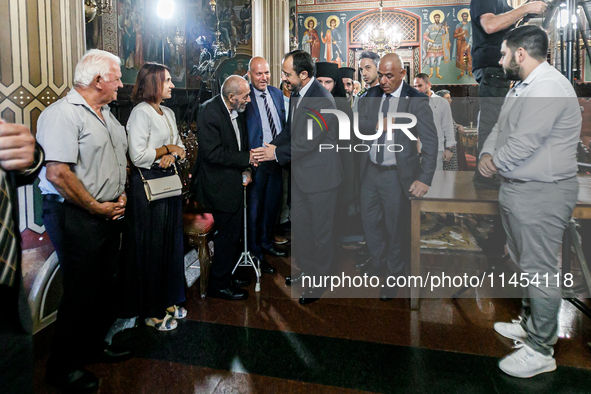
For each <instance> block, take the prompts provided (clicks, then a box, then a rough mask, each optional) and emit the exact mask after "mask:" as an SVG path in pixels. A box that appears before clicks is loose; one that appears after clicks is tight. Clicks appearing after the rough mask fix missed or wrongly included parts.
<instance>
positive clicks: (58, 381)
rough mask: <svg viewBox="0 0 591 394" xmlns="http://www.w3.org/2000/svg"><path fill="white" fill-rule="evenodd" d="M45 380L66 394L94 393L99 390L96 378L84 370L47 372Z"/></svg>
mask: <svg viewBox="0 0 591 394" xmlns="http://www.w3.org/2000/svg"><path fill="white" fill-rule="evenodd" d="M45 380H46V381H47V383H49V384H52V385H54V386H56V387H58V388H59V389H60V390H62V391H64V392H66V393H94V392H95V391H97V390H98V388H99V380H98V379H97V377H96V376H94V375H93V374H92V373H90V372H88V371H87V370H85V369H77V370H75V371H72V372H70V373H49V372H48V373H47V374H46V375H45Z"/></svg>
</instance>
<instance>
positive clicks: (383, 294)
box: [380, 286, 399, 301]
mask: <svg viewBox="0 0 591 394" xmlns="http://www.w3.org/2000/svg"><path fill="white" fill-rule="evenodd" d="M398 289H399V287H398V286H396V287H388V286H384V287H382V290H380V300H382V301H390V300H391V299H393V298H396V295H397V294H398Z"/></svg>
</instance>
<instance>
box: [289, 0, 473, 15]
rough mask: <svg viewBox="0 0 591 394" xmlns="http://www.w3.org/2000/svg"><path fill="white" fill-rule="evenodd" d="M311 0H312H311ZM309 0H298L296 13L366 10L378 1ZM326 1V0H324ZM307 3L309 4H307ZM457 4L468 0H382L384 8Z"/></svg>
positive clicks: (377, 5)
mask: <svg viewBox="0 0 591 394" xmlns="http://www.w3.org/2000/svg"><path fill="white" fill-rule="evenodd" d="M311 1H313V0H311ZM311 1H309V0H298V7H297V9H298V13H306V12H330V11H344V10H367V9H373V8H376V9H377V8H378V7H379V6H380V3H379V2H378V1H373V2H359V1H357V0H355V2H351V3H349V2H347V3H327V2H325V3H324V4H315V5H313V4H312V2H311ZM320 1H321V0H316V2H317V3H320ZM324 1H327V0H324ZM307 4H309V5H307ZM458 4H470V0H457V1H454V2H451V1H450V0H431V1H429V3H428V4H426V1H425V0H401V1H384V8H389V7H395V8H400V7H433V6H446V5H449V6H453V5H458Z"/></svg>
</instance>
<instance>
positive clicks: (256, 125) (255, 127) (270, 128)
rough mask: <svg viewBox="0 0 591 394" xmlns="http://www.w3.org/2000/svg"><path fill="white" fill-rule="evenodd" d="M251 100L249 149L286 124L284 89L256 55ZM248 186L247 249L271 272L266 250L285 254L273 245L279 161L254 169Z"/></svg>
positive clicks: (251, 72)
mask: <svg viewBox="0 0 591 394" xmlns="http://www.w3.org/2000/svg"><path fill="white" fill-rule="evenodd" d="M248 75H249V77H250V82H251V89H250V103H249V104H248V105H247V106H246V111H245V112H244V113H245V115H246V128H247V129H248V143H249V148H250V149H255V148H259V147H262V146H264V143H265V142H266V143H271V142H272V141H273V140H274V139H275V138H276V137H277V136H278V135H279V134H281V132H282V131H283V129H284V128H285V105H284V101H283V93H282V92H281V90H279V89H277V88H275V87H273V86H269V80H270V78H271V73H270V71H269V63H267V61H266V60H265V59H263V58H262V57H254V58H252V59H251V60H250V63H249V65H248ZM252 177H253V179H252V186H251V187H250V188H249V190H248V196H247V199H248V250H250V252H251V253H252V254H253V255H254V256H255V257H257V258H258V259H259V260H260V261H261V270H262V271H263V272H265V273H269V274H272V273H274V272H275V268H273V266H271V264H269V263H268V262H266V261H265V260H263V253H265V254H271V255H273V256H285V252H282V251H279V250H276V249H275V247H274V246H273V241H274V236H273V230H274V227H275V222H276V221H277V215H278V213H279V208H280V207H281V197H282V170H281V166H280V165H279V163H277V161H275V160H272V161H266V162H263V163H261V164H260V165H259V166H258V167H256V168H254V169H253V175H252Z"/></svg>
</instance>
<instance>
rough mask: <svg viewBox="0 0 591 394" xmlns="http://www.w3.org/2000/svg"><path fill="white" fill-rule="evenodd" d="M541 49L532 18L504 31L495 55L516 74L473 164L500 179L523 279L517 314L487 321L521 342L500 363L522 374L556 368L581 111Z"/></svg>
mask: <svg viewBox="0 0 591 394" xmlns="http://www.w3.org/2000/svg"><path fill="white" fill-rule="evenodd" d="M547 51H548V36H547V34H546V32H544V31H543V30H542V29H540V28H538V27H536V26H522V27H519V28H516V29H513V30H511V31H510V32H509V33H507V35H506V36H505V40H504V41H503V44H502V46H501V55H502V57H501V60H500V62H499V63H500V64H501V65H502V66H503V69H504V70H505V73H506V75H507V77H508V79H511V80H515V81H519V82H518V83H517V84H516V85H515V86H514V87H513V89H511V90H510V91H509V93H508V94H507V97H506V98H505V102H504V104H503V107H502V108H501V113H500V115H499V119H498V122H497V124H496V125H495V126H494V128H493V130H492V132H491V134H490V135H489V137H488V138H487V140H486V142H485V144H484V146H483V149H482V153H481V157H480V162H479V164H478V170H479V171H480V173H481V174H482V175H483V176H485V177H490V176H492V175H493V174H495V173H498V174H500V175H501V177H502V179H503V183H502V184H501V189H500V192H499V203H500V206H501V218H502V220H503V226H504V228H505V231H506V232H507V242H508V247H509V253H510V254H511V257H512V259H513V261H514V262H515V263H516V264H517V265H518V266H519V268H520V270H521V272H522V274H521V277H522V278H523V277H525V278H527V279H528V282H529V285H528V286H527V287H526V288H525V289H524V290H525V294H524V298H523V310H522V316H521V319H519V320H516V321H514V322H513V323H495V326H494V327H495V331H497V332H498V333H499V334H501V335H503V336H505V337H507V338H511V339H515V340H518V341H520V342H521V343H523V346H522V347H521V348H520V349H519V350H517V351H515V352H514V353H512V354H510V355H508V356H507V357H505V358H504V359H502V360H501V361H500V363H499V367H500V368H501V370H503V371H504V372H505V373H507V374H509V375H511V376H516V377H521V378H528V377H532V376H535V375H537V374H540V373H543V372H550V371H553V370H555V369H556V361H555V360H554V357H553V355H554V349H553V346H554V344H555V343H556V341H557V339H558V313H559V311H560V304H561V301H562V300H561V297H562V289H561V283H559V281H558V280H559V278H561V276H560V269H559V261H558V258H557V257H558V252H559V248H560V244H561V241H562V236H563V233H564V230H565V228H566V226H567V224H568V221H569V220H570V217H571V215H572V213H573V209H574V207H575V204H576V201H577V197H578V190H579V183H578V181H577V178H576V174H577V162H576V149H577V142H578V140H579V136H580V132H581V123H582V118H581V112H580V109H579V104H578V99H577V96H576V94H575V91H574V89H573V87H572V86H571V84H570V83H569V81H568V80H567V79H566V78H565V77H564V76H563V75H562V74H561V73H560V72H559V71H557V70H556V69H554V68H553V67H552V66H550V64H548V63H547V62H546V53H547ZM546 278H548V280H546Z"/></svg>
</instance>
